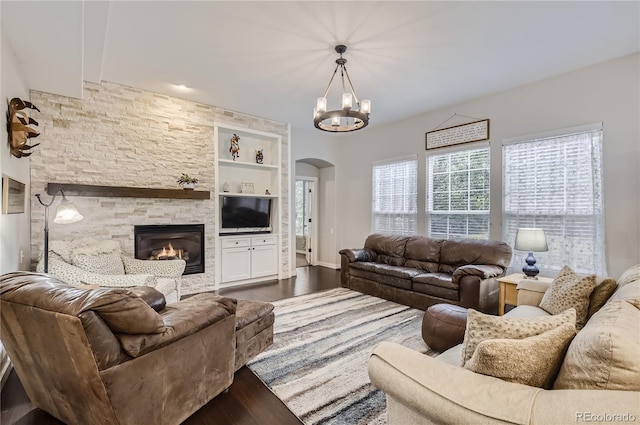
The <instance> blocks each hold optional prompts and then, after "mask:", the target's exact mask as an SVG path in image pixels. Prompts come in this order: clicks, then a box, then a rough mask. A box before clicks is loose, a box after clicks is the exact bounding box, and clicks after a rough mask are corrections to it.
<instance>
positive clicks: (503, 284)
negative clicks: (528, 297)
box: [497, 273, 553, 316]
mask: <svg viewBox="0 0 640 425" xmlns="http://www.w3.org/2000/svg"><path fill="white" fill-rule="evenodd" d="M524 279H530V278H528V277H527V276H525V275H524V274H522V273H513V274H510V275H508V276H502V277H499V278H498V279H497V281H498V282H499V283H500V295H499V304H498V314H499V315H500V316H502V315H503V314H504V307H505V305H506V304H509V305H518V289H517V286H518V283H520V281H521V280H524ZM538 280H539V281H541V282H548V283H551V282H553V279H552V278H550V277H543V276H538Z"/></svg>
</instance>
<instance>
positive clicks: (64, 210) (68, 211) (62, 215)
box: [36, 189, 84, 273]
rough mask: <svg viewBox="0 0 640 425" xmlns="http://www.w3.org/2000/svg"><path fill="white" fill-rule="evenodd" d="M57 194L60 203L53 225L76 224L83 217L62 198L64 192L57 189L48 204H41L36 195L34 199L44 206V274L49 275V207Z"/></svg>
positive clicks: (38, 196)
mask: <svg viewBox="0 0 640 425" xmlns="http://www.w3.org/2000/svg"><path fill="white" fill-rule="evenodd" d="M58 193H60V194H61V195H62V202H60V205H58V209H57V210H56V216H55V218H54V219H53V222H54V223H58V224H71V223H76V222H78V221H80V220H82V219H83V218H84V217H83V216H82V215H81V214H80V213H79V212H78V210H77V209H76V207H75V206H74V205H73V204H72V203H71V202H70V201H69V200H68V199H67V197H66V196H64V192H63V191H62V189H58V191H57V192H56V193H54V194H53V198H51V201H50V202H49V203H48V204H45V203H44V202H42V199H40V194H39V193H36V198H38V201H39V202H40V204H42V205H43V206H44V272H45V273H49V207H50V206H51V204H53V201H55V200H56V196H58Z"/></svg>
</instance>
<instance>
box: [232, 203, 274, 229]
mask: <svg viewBox="0 0 640 425" xmlns="http://www.w3.org/2000/svg"><path fill="white" fill-rule="evenodd" d="M267 227H271V199H269V198H255V197H243V196H223V197H222V228H224V229H230V228H233V229H242V228H267Z"/></svg>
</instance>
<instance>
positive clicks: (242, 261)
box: [220, 247, 251, 282]
mask: <svg viewBox="0 0 640 425" xmlns="http://www.w3.org/2000/svg"><path fill="white" fill-rule="evenodd" d="M221 251H222V262H221V265H220V266H221V267H222V270H221V272H222V281H223V282H233V281H236V280H243V279H249V278H250V277H251V248H250V247H246V248H245V247H243V248H227V249H222V250H221Z"/></svg>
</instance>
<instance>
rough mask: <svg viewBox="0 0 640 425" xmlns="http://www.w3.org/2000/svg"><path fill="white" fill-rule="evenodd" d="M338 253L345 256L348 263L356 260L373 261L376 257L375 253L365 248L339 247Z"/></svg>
mask: <svg viewBox="0 0 640 425" xmlns="http://www.w3.org/2000/svg"><path fill="white" fill-rule="evenodd" d="M339 254H340V255H342V256H344V257H346V258H347V259H348V260H349V262H350V263H355V262H356V261H375V259H376V255H375V253H374V252H373V251H370V250H368V249H366V248H362V249H341V250H340V252H339Z"/></svg>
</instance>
